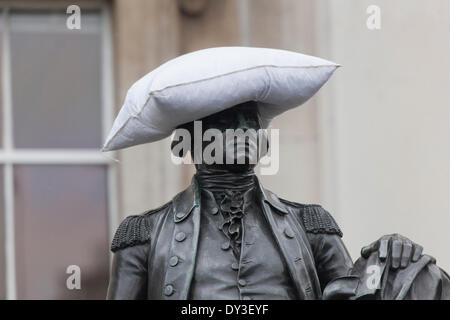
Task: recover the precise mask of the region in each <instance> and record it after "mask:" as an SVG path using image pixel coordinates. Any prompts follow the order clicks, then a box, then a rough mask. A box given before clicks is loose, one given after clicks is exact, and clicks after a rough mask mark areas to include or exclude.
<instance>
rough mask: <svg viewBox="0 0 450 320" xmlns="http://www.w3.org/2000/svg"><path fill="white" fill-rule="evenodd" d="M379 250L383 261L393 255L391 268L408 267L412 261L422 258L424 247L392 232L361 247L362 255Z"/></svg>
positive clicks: (368, 254)
mask: <svg viewBox="0 0 450 320" xmlns="http://www.w3.org/2000/svg"><path fill="white" fill-rule="evenodd" d="M375 251H378V256H379V258H380V260H381V261H384V260H385V259H386V258H388V255H389V254H390V256H391V259H390V260H391V268H392V269H397V268H406V267H407V266H408V265H409V263H410V262H411V261H413V262H416V261H418V260H419V259H420V257H421V255H422V251H423V247H422V246H421V245H418V244H416V243H414V242H412V241H411V240H409V239H408V238H406V237H404V236H402V235H399V234H390V235H386V236H383V237H381V238H380V239H378V240H377V241H375V242H373V243H371V244H370V245H368V246H366V247H364V248H362V249H361V256H362V257H363V258H368V257H369V256H370V254H371V253H372V252H375Z"/></svg>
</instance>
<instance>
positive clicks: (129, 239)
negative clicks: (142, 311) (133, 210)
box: [107, 215, 150, 300]
mask: <svg viewBox="0 0 450 320" xmlns="http://www.w3.org/2000/svg"><path fill="white" fill-rule="evenodd" d="M149 249H150V226H149V223H148V220H147V218H146V215H134V216H129V217H127V218H126V219H125V220H124V221H123V222H122V223H121V224H120V226H119V228H118V229H117V231H116V233H115V235H114V239H113V241H112V244H111V251H112V252H114V256H113V262H112V269H111V275H110V280H109V286H108V293H107V299H112V300H123V299H126V300H137V299H146V298H147V282H148V270H147V269H148V254H149Z"/></svg>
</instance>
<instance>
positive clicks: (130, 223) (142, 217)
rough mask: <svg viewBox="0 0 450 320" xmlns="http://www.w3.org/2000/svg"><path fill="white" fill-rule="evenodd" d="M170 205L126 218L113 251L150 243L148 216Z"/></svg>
mask: <svg viewBox="0 0 450 320" xmlns="http://www.w3.org/2000/svg"><path fill="white" fill-rule="evenodd" d="M168 204H169V203H167V204H165V205H163V206H161V207H160V208H157V209H153V210H149V211H146V212H144V213H142V214H139V215H132V216H128V217H126V218H125V220H123V221H122V223H121V224H120V225H119V228H117V231H116V233H115V234H114V239H113V241H112V243H111V251H112V252H116V251H117V250H120V249H124V248H127V247H132V246H135V245H138V244H143V243H147V242H149V241H150V222H149V219H148V216H149V215H150V214H152V213H155V212H158V211H161V210H162V209H164V208H165V207H166V206H167V205H168Z"/></svg>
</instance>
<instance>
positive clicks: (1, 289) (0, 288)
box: [0, 166, 6, 299]
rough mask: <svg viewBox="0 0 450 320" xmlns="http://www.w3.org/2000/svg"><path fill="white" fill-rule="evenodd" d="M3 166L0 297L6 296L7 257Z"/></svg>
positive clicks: (0, 183) (0, 168)
mask: <svg viewBox="0 0 450 320" xmlns="http://www.w3.org/2000/svg"><path fill="white" fill-rule="evenodd" d="M3 186H4V180H3V166H0V299H5V298H6V281H5V279H6V274H5V269H6V263H5V262H6V257H5V202H4V201H3V196H4V189H3Z"/></svg>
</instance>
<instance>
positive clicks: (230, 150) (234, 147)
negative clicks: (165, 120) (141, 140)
mask: <svg viewBox="0 0 450 320" xmlns="http://www.w3.org/2000/svg"><path fill="white" fill-rule="evenodd" d="M199 121H201V125H202V136H203V135H204V133H205V132H206V131H207V130H209V129H215V132H217V133H219V132H220V135H221V137H222V139H221V140H222V142H223V152H222V155H223V157H221V158H222V161H221V162H222V163H221V164H218V163H213V164H210V163H209V164H208V165H210V166H213V167H217V168H224V166H225V167H226V169H228V170H234V171H242V170H246V169H249V168H253V167H254V166H255V165H256V163H257V161H258V160H259V157H258V152H259V150H258V145H259V143H258V142H259V141H258V131H259V130H260V129H261V119H260V117H259V113H258V108H257V105H256V103H255V102H247V103H243V104H240V105H237V106H235V107H232V108H229V109H227V110H224V111H222V112H219V113H215V114H213V115H211V116H208V117H205V118H203V119H200V120H199ZM181 127H183V128H185V129H188V130H189V131H190V132H191V136H192V137H194V132H193V126H192V123H190V124H187V125H184V126H181ZM229 129H232V130H234V131H230V130H229ZM233 132H234V135H238V134H243V135H241V137H243V138H235V137H234V136H231V135H230V134H232V133H233ZM210 144H211V141H203V142H202V148H201V152H202V153H203V152H204V151H205V152H204V154H206V151H207V150H205V148H207V146H208V145H210ZM266 147H267V145H266ZM191 148H192V150H194V145H192V147H191ZM198 151H199V150H197V152H198ZM203 164H205V163H204V162H203Z"/></svg>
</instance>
